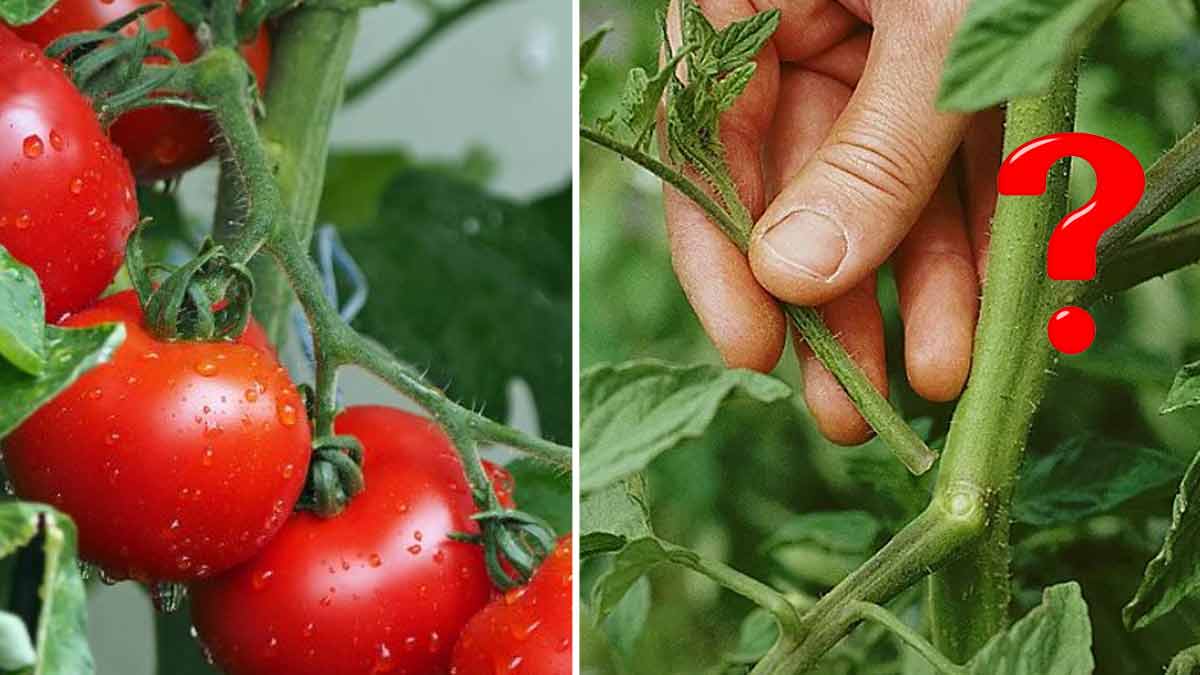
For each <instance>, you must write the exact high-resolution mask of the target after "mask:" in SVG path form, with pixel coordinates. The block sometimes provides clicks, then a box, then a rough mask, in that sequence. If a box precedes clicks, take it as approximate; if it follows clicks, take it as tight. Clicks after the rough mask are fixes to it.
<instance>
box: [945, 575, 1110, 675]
mask: <svg viewBox="0 0 1200 675" xmlns="http://www.w3.org/2000/svg"><path fill="white" fill-rule="evenodd" d="M1094 668H1095V663H1094V660H1093V658H1092V626H1091V623H1090V622H1089V620H1088V608H1087V603H1085V602H1084V600H1083V592H1082V591H1081V590H1080V588H1079V584H1077V583H1075V582H1073V581H1072V582H1068V583H1065V584H1059V585H1057V586H1051V587H1049V588H1047V589H1046V590H1045V591H1043V593H1042V604H1040V605H1038V606H1037V607H1035V608H1033V609H1032V610H1030V611H1029V613H1028V614H1026V615H1025V616H1024V617H1022V618H1021V620H1020V621H1017V622H1016V623H1014V624H1013V625H1012V627H1011V628H1009V629H1008V630H1006V631H1005V632H1003V633H1001V634H999V635H997V636H995V637H993V638H992V639H991V640H990V641H988V643H987V644H986V645H984V646H983V649H981V650H979V653H978V654H976V655H975V657H974V658H972V659H971V661H970V663H968V664H967V672H968V673H971V675H1044V674H1046V673H1054V675H1091V673H1092V670H1093V669H1094Z"/></svg>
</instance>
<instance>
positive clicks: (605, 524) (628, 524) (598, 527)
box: [579, 473, 652, 559]
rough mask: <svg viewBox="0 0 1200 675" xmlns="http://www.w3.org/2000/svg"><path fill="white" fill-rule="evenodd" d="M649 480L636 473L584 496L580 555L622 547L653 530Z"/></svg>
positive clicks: (581, 503)
mask: <svg viewBox="0 0 1200 675" xmlns="http://www.w3.org/2000/svg"><path fill="white" fill-rule="evenodd" d="M647 501H648V499H647V496H646V481H645V478H644V477H643V476H642V475H641V474H636V473H635V474H632V475H630V476H628V477H626V478H624V479H622V480H620V481H618V482H616V483H613V484H612V485H609V486H608V487H606V488H604V489H602V490H597V491H595V492H592V493H591V494H587V495H584V496H583V499H582V501H581V502H580V512H579V532H580V537H579V557H580V558H581V559H582V558H587V557H590V556H592V555H594V554H597V553H608V552H613V551H619V550H620V549H621V548H623V547H624V546H625V544H626V543H628V542H629V541H630V540H632V539H638V538H640V537H644V536H647V535H649V534H651V531H652V528H651V526H650V510H649V508H648V507H647Z"/></svg>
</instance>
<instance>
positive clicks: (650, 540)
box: [592, 537, 699, 619]
mask: <svg viewBox="0 0 1200 675" xmlns="http://www.w3.org/2000/svg"><path fill="white" fill-rule="evenodd" d="M698 561H699V556H697V555H696V554H695V553H692V552H691V551H688V550H686V549H683V548H679V547H677V546H671V545H669V544H666V543H665V542H662V541H659V540H658V539H655V538H654V537H645V538H643V539H638V540H636V541H632V542H630V543H629V545H627V546H626V547H625V548H624V549H623V550H622V551H621V552H620V553H618V554H617V556H616V558H615V559H614V560H613V564H612V569H610V570H609V571H608V572H607V573H605V574H604V576H602V577H600V579H598V580H597V581H596V586H595V587H594V588H593V589H592V608H593V609H594V610H595V612H596V616H597V618H598V619H604V618H605V617H607V616H608V615H609V614H610V613H611V612H612V611H613V609H614V608H616V606H617V603H619V602H620V601H621V598H623V597H625V594H626V593H627V592H628V591H629V589H630V588H632V587H633V585H634V583H636V582H637V580H638V579H641V578H642V576H643V575H644V574H646V573H647V572H649V571H650V570H651V568H653V567H655V566H656V565H659V564H661V563H665V562H671V563H675V564H679V565H683V566H685V567H691V568H694V567H695V566H696V565H697V563H698Z"/></svg>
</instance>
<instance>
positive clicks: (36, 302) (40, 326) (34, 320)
mask: <svg viewBox="0 0 1200 675" xmlns="http://www.w3.org/2000/svg"><path fill="white" fill-rule="evenodd" d="M45 316H46V306H45V304H44V303H43V302H42V289H41V287H40V286H39V285H38V280H37V275H35V274H34V273H33V270H31V269H29V268H28V267H26V266H25V265H23V264H21V262H20V261H18V260H17V259H16V258H14V257H12V255H10V254H9V252H8V251H7V250H6V249H5V248H4V247H3V246H0V358H4V359H7V360H8V362H9V363H11V364H12V365H14V366H16V367H17V368H19V369H20V370H22V371H24V372H26V373H29V374H30V375H38V374H40V373H41V372H42V369H43V368H44V367H45V366H46V330H45V325H46V324H45Z"/></svg>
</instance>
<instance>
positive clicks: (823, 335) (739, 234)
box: [579, 126, 937, 475]
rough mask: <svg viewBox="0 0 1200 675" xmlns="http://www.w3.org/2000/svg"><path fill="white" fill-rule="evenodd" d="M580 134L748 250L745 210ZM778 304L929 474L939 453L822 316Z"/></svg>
mask: <svg viewBox="0 0 1200 675" xmlns="http://www.w3.org/2000/svg"><path fill="white" fill-rule="evenodd" d="M579 134H580V137H581V138H583V139H584V140H587V141H590V142H592V143H595V144H596V145H599V146H600V147H603V148H606V149H608V150H611V151H613V152H615V153H617V154H618V155H620V156H621V157H624V158H626V159H628V160H630V161H632V162H634V163H635V164H637V165H638V166H640V167H642V168H643V169H646V170H647V171H649V172H650V173H652V174H654V175H655V176H657V177H658V178H660V179H661V180H662V181H663V182H664V183H666V184H668V185H670V186H671V187H673V188H675V189H676V190H679V191H680V193H682V194H683V195H684V196H686V197H688V198H689V199H691V200H692V201H693V202H694V203H695V204H696V205H697V206H699V207H700V208H701V209H702V210H703V211H704V212H705V214H707V215H708V216H709V218H711V219H712V221H713V222H714V223H716V225H717V227H719V228H720V229H721V231H722V232H724V233H725V235H726V236H727V237H729V239H730V241H732V242H733V243H734V244H735V245H736V246H737V247H738V249H740V250H741V251H742V252H745V251H746V250H747V249H748V248H749V246H750V239H749V232H750V229H751V228H752V227H753V223H752V222H750V220H749V219H750V216H749V215H748V214H746V212H745V209H741V210H739V211H738V214H741V215H731V214H730V213H729V212H728V211H726V210H725V209H724V208H722V207H721V205H720V204H718V203H717V202H716V200H714V199H713V198H712V197H710V196H709V195H708V193H707V192H705V191H704V190H703V189H702V188H700V186H698V185H697V184H696V183H694V182H693V181H691V180H689V179H688V178H687V176H685V175H683V174H682V173H681V172H679V171H678V170H676V169H674V168H673V167H670V166H668V165H666V164H664V163H663V162H661V161H659V160H658V159H656V158H654V157H652V156H650V155H648V154H647V153H645V152H642V151H641V150H639V149H638V148H636V147H634V146H632V145H630V144H628V143H624V142H622V141H620V140H618V139H615V138H613V137H611V136H609V135H607V134H605V133H603V132H601V131H597V130H595V129H591V128H589V127H587V126H582V127H581V128H580V130H579ZM735 203H738V204H740V202H735ZM780 306H781V307H782V308H783V310H784V312H785V313H786V314H787V315H788V317H789V318H791V320H792V321H793V322H794V323H795V324H796V327H797V328H798V329H799V330H800V333H801V335H803V336H804V339H805V340H806V341H807V342H808V344H809V346H810V347H811V348H812V350H813V353H814V354H816V356H817V358H818V359H819V360H820V361H821V363H822V365H824V366H825V367H826V368H827V369H828V370H829V372H831V373H833V376H834V377H836V378H837V381H838V382H839V383H840V384H841V385H842V388H843V389H845V390H846V392H847V394H848V395H849V396H850V398H851V400H853V401H854V403H855V405H856V406H857V407H858V411H859V412H860V413H861V414H862V416H863V418H864V419H865V420H867V423H868V424H870V425H871V428H872V429H874V430H875V433H877V434H879V437H880V438H882V439H883V440H884V442H885V443H886V444H887V446H888V447H889V448H890V449H891V450H892V452H893V453H894V454H895V455H896V457H897V458H899V459H900V461H901V462H903V463H904V465H905V466H906V467H908V469H909V471H911V472H913V473H914V474H917V475H920V474H922V473H925V472H926V471H928V470H929V468H930V467H931V466H933V463H934V461H936V460H937V454H936V453H934V452H933V451H932V450H930V449H929V446H927V445H925V442H924V441H923V440H921V437H920V436H917V434H916V433H915V432H914V431H913V430H912V428H911V427H909V426H908V423H907V422H905V421H904V418H903V417H901V416H900V414H899V413H898V412H897V411H896V409H895V408H893V407H892V404H891V403H889V402H888V400H887V399H886V398H884V397H883V395H882V394H880V393H879V391H878V390H877V389H875V386H874V385H873V384H871V381H870V380H869V379H868V378H867V376H866V374H865V373H863V371H862V369H861V368H859V367H858V364H857V363H855V362H854V359H852V358H851V357H850V355H849V354H848V353H847V352H846V349H845V347H843V346H842V343H841V342H839V341H838V340H837V338H836V337H835V336H834V335H833V333H832V332H830V330H829V328H828V327H827V326H826V325H825V321H824V320H823V319H822V318H821V315H820V313H819V312H817V310H815V309H812V308H810V307H795V306H791V305H787V304H783V303H781V304H780Z"/></svg>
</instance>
